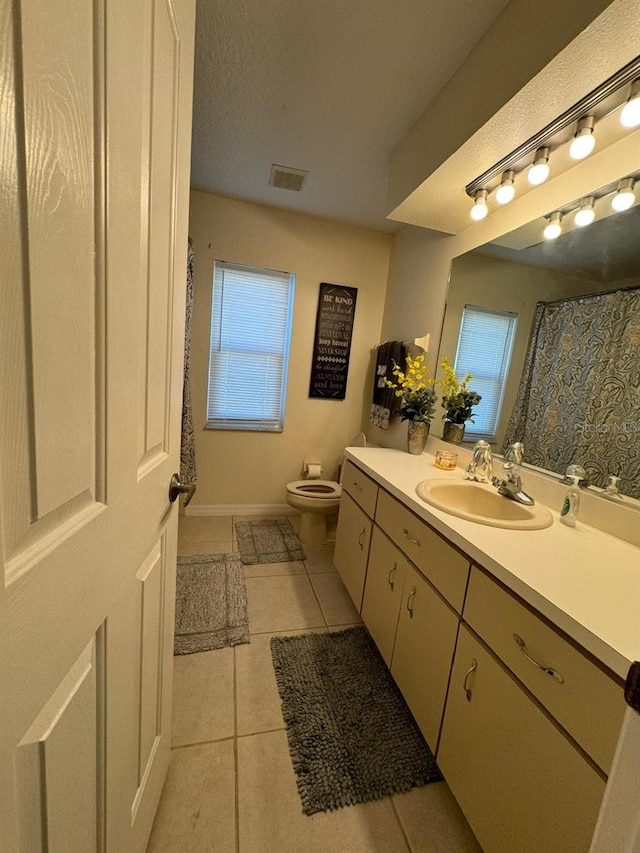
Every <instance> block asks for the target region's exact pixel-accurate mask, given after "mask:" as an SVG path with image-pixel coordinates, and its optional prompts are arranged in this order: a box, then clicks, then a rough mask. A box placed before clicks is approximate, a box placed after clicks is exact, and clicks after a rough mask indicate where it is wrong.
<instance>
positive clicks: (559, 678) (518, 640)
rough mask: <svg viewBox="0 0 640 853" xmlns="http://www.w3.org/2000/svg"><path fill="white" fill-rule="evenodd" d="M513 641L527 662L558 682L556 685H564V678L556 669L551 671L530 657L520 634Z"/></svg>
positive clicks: (515, 635) (514, 636)
mask: <svg viewBox="0 0 640 853" xmlns="http://www.w3.org/2000/svg"><path fill="white" fill-rule="evenodd" d="M513 639H514V641H515V643H516V645H518V646H519V647H520V651H521V652H522V654H523V655H524V656H525V657H526V659H527V660H528V661H530V662H531V663H532V664H533V665H534V666H537V667H538V669H541V670H542V671H543V672H544V673H546V674H547V675H550V676H551V678H555V680H556V681H557V682H558V684H564V678H563V677H562V675H560V673H559V672H558V670H557V669H552V667H550V666H544V665H543V664H541V663H540V662H539V661H537V660H536V659H535V658H532V657H531V655H530V654H529V652H528V651H527V644H526V643H525V641H524V640H523V639H522V637H521V636H520V634H514V635H513Z"/></svg>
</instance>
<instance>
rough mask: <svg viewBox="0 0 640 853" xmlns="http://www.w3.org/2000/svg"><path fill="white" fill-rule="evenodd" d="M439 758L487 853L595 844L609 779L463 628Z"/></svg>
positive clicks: (569, 852)
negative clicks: (600, 808) (600, 807)
mask: <svg viewBox="0 0 640 853" xmlns="http://www.w3.org/2000/svg"><path fill="white" fill-rule="evenodd" d="M466 689H468V691H469V692H468V694H467V692H466ZM438 764H439V766H440V769H441V770H442V772H443V774H444V776H445V779H446V780H447V784H448V785H449V787H450V788H451V790H452V791H453V794H454V796H455V798H456V800H457V801H458V803H459V804H460V807H461V808H462V811H463V812H464V815H465V817H466V818H467V820H468V821H469V823H470V824H471V828H472V829H473V831H474V832H475V834H476V837H477V839H478V841H479V842H480V844H481V845H482V849H483V850H484V851H485V853H516V851H517V853H541V851H546V850H548V851H553V852H554V853H560V851H562V853H586V851H587V850H588V849H589V843H590V840H591V836H592V834H593V829H594V826H595V823H596V819H597V816H598V809H599V806H600V802H601V800H602V796H603V794H604V789H605V783H604V781H603V779H602V778H601V777H600V775H599V774H598V773H597V772H596V770H595V769H594V768H593V767H592V766H591V765H590V764H589V762H588V761H587V760H586V759H585V758H584V757H583V755H582V753H580V752H579V751H578V750H577V749H576V748H575V747H574V746H573V745H572V744H571V742H570V741H569V740H568V739H567V738H566V737H564V735H563V734H562V733H561V732H560V731H559V729H558V728H556V726H555V725H554V724H553V723H552V722H551V721H550V720H549V719H548V718H547V716H546V715H545V714H544V712H543V711H542V710H540V708H539V707H538V705H536V703H535V702H533V701H532V700H531V699H530V698H529V696H528V695H527V694H526V693H525V692H524V690H522V689H521V688H520V687H519V686H518V684H517V683H516V681H515V680H514V679H513V678H512V677H511V676H510V675H509V674H508V673H507V671H506V670H505V669H504V667H503V666H501V665H500V664H499V663H498V662H497V661H496V660H495V659H494V658H493V656H492V655H490V654H489V652H488V651H487V650H486V649H485V648H484V647H483V646H482V645H481V643H479V642H478V641H477V640H476V639H475V637H473V636H472V635H471V633H470V632H469V630H468V629H467V628H466V626H463V627H462V628H461V629H460V636H459V638H458V646H457V649H456V658H455V663H454V666H453V672H452V675H451V684H450V687H449V695H448V698H447V709H446V711H445V716H444V723H443V727H442V736H441V738H440V748H439V750H438Z"/></svg>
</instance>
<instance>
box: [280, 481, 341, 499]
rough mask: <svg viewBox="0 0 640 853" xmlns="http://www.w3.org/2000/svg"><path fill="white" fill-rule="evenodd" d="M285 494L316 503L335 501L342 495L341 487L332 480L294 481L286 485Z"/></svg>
mask: <svg viewBox="0 0 640 853" xmlns="http://www.w3.org/2000/svg"><path fill="white" fill-rule="evenodd" d="M287 492H289V494H290V495H298V496H299V497H302V498H313V500H318V501H335V500H338V499H339V498H340V496H341V495H342V486H341V485H340V484H339V483H336V482H335V481H334V480H294V481H293V482H292V483H287Z"/></svg>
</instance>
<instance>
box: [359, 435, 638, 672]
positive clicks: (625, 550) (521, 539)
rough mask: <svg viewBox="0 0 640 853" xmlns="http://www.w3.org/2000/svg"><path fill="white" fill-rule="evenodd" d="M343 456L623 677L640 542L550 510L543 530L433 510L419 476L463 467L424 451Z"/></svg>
mask: <svg viewBox="0 0 640 853" xmlns="http://www.w3.org/2000/svg"><path fill="white" fill-rule="evenodd" d="M346 456H347V458H349V459H351V460H352V461H353V462H355V463H356V464H357V465H358V466H359V467H360V468H362V470H363V471H365V472H366V473H367V474H369V475H370V476H371V477H372V478H373V479H374V480H376V481H377V482H378V483H379V485H381V486H382V487H383V488H384V489H386V490H387V491H388V492H390V493H391V494H392V495H394V496H395V497H397V498H398V499H399V500H400V501H402V502H403V503H404V504H405V505H406V506H408V507H409V509H411V510H412V511H413V512H415V513H416V515H419V516H420V517H421V518H423V519H424V520H425V521H426V522H428V523H429V524H430V525H431V526H432V527H433V528H435V530H437V531H438V532H439V533H441V534H442V535H443V536H445V537H446V538H447V539H449V540H450V541H451V542H453V543H454V544H455V545H457V546H458V547H459V548H460V549H461V550H462V551H464V552H465V553H466V554H468V555H469V557H470V558H471V559H472V560H473V561H475V562H477V563H478V564H479V565H481V566H483V567H484V568H485V569H487V570H488V571H489V572H491V573H492V574H493V575H494V576H495V577H496V578H497V579H499V580H500V581H502V583H504V584H505V585H506V586H507V587H509V589H512V590H513V591H514V592H515V593H517V594H518V595H519V596H520V597H521V598H523V599H524V600H525V601H527V602H528V603H529V604H531V605H532V606H533V607H535V609H536V610H538V611H539V612H540V613H542V614H543V615H544V616H546V617H547V618H548V619H550V620H551V621H552V622H553V623H554V624H555V625H557V626H558V627H559V628H561V629H562V630H563V631H565V632H566V633H567V634H568V635H569V636H570V637H572V638H573V639H574V640H576V642H578V643H579V644H580V645H581V646H583V647H584V648H585V649H587V650H588V651H589V652H591V653H592V654H593V655H594V656H595V657H596V658H597V659H598V660H600V661H602V663H604V664H605V665H606V666H608V667H609V668H610V669H611V670H613V671H614V672H615V673H617V674H618V675H619V676H620V677H621V678H623V679H624V678H626V676H627V672H628V669H629V665H630V664H631V662H632V661H634V660H640V549H638V548H637V547H635V546H634V545H630V544H629V543H627V542H624V541H622V540H620V539H616V538H614V537H613V536H609V535H608V534H606V533H602V532H601V531H599V530H596V529H595V528H593V527H589V526H588V525H586V524H583V523H581V522H580V519H579V517H578V524H577V526H576V527H575V528H570V527H566V526H565V525H563V524H560V523H559V521H558V518H559V514H558V512H556V511H554V510H553V509H552V510H551V512H552V514H553V519H554V520H553V524H552V525H551V527H548V528H546V529H544V530H505V529H501V528H495V527H488V526H487V525H484V524H476V523H475V522H473V521H466V520H465V519H462V518H457V517H456V516H453V515H450V514H449V513H447V512H443V511H441V510H438V509H436V508H435V507H432V506H430V505H429V504H427V503H425V502H424V501H423V500H422V499H421V498H419V497H418V496H417V494H416V491H415V489H416V486H417V485H418V483H419V482H421V481H422V480H426V479H431V478H435V477H438V478H445V477H451V478H452V479H462V478H463V476H464V472H463V470H462V469H460V468H458V469H457V470H455V471H450V472H447V471H441V470H439V469H438V468H436V467H435V466H434V464H433V463H434V457H433V456H432V455H430V454H428V453H423V454H422V455H421V456H412V455H411V454H409V453H406V452H404V451H401V450H392V449H389V448H379V447H363V448H361V447H350V448H347V451H346ZM505 500H507V499H506V498H505Z"/></svg>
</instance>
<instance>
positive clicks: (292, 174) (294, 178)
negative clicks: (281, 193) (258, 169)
mask: <svg viewBox="0 0 640 853" xmlns="http://www.w3.org/2000/svg"><path fill="white" fill-rule="evenodd" d="M308 174H309V172H305V171H304V169H292V168H291V167H290V166H276V164H275V163H273V164H272V166H271V178H270V180H269V183H270V184H271V186H272V187H276V188H277V189H279V190H292V191H293V192H294V193H299V192H300V191H301V190H302V188H303V187H304V185H305V183H306V180H307V175H308Z"/></svg>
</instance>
